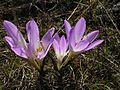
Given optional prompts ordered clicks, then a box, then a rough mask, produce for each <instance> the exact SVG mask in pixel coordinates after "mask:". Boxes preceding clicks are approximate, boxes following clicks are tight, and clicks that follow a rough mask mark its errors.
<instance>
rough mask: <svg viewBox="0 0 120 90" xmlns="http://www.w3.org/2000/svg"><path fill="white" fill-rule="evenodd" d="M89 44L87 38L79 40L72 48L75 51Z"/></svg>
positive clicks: (81, 49) (79, 50)
mask: <svg viewBox="0 0 120 90" xmlns="http://www.w3.org/2000/svg"><path fill="white" fill-rule="evenodd" d="M88 45H89V41H88V40H81V41H80V42H79V43H78V44H77V45H76V46H75V48H74V51H75V52H81V51H83V50H84V49H85V48H86V47H87V46H88Z"/></svg>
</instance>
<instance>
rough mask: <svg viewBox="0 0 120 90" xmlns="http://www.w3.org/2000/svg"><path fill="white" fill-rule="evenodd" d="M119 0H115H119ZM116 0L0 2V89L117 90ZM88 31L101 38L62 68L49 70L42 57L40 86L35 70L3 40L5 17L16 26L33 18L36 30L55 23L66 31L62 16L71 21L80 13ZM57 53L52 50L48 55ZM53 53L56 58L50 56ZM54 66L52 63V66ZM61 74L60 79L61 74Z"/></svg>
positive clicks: (119, 5)
mask: <svg viewBox="0 0 120 90" xmlns="http://www.w3.org/2000/svg"><path fill="white" fill-rule="evenodd" d="M118 1H119V0H118ZM118 1H117V0H114V1H112V0H80V1H79V0H28V1H27V0H8V1H7V0H1V1H0V21H1V22H0V23H1V24H0V27H1V28H0V90H41V88H42V90H119V88H120V58H119V56H120V49H119V48H120V28H119V27H118V26H120V25H119V22H120V15H119V14H120V2H118ZM81 16H83V17H85V19H86V21H87V33H88V32H90V31H92V30H96V29H98V30H100V36H99V38H101V39H104V40H105V41H104V43H103V44H102V45H100V46H98V47H97V48H95V49H94V50H91V51H88V52H86V53H83V54H80V55H79V56H78V57H76V59H75V60H74V61H73V62H71V63H70V64H69V65H68V66H67V67H66V68H64V70H63V71H61V74H62V77H59V75H58V72H56V71H54V70H53V65H52V63H51V59H50V56H49V55H48V56H47V58H45V67H44V74H43V77H42V79H43V82H42V85H40V84H39V74H38V72H37V71H36V70H35V69H33V68H32V67H30V66H29V65H28V63H26V62H25V61H24V60H22V59H21V58H20V57H18V56H16V55H15V54H14V53H13V52H11V51H10V48H9V47H8V45H7V43H5V41H4V39H3V38H4V36H5V35H6V33H5V32H4V30H3V28H2V22H3V20H4V19H6V20H10V21H12V22H14V23H15V24H16V25H18V26H19V28H20V30H21V32H22V33H23V34H24V36H25V37H26V35H25V33H26V32H25V23H26V22H27V21H28V20H30V19H31V18H34V19H35V20H36V21H37V23H38V24H39V28H40V30H41V33H40V35H41V36H43V34H44V33H45V32H46V31H47V29H48V28H51V27H55V28H56V31H57V30H59V32H60V34H64V27H63V20H64V19H69V21H70V22H71V24H72V25H74V24H75V23H76V21H77V20H78V19H79V18H80V17H81ZM53 56H55V55H54V53H53V54H52V57H53ZM54 58H55V57H54ZM51 67H52V68H51ZM60 78H61V81H59V79H60Z"/></svg>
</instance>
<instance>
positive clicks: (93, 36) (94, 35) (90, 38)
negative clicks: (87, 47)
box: [85, 30, 99, 43]
mask: <svg viewBox="0 0 120 90" xmlns="http://www.w3.org/2000/svg"><path fill="white" fill-rule="evenodd" d="M98 34H99V31H98V30H96V31H92V32H91V33H89V34H88V35H87V36H86V37H85V38H86V39H87V40H88V41H89V42H90V43H91V42H93V41H94V40H95V39H96V38H97V36H98Z"/></svg>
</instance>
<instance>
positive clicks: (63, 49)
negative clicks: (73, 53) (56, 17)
mask: <svg viewBox="0 0 120 90" xmlns="http://www.w3.org/2000/svg"><path fill="white" fill-rule="evenodd" d="M53 48H54V51H55V53H56V56H57V59H58V60H60V61H61V62H62V59H63V58H64V57H65V56H66V55H67V53H68V42H67V40H66V39H65V37H64V35H63V36H62V37H61V38H60V37H59V35H58V34H56V36H55V39H54V41H53Z"/></svg>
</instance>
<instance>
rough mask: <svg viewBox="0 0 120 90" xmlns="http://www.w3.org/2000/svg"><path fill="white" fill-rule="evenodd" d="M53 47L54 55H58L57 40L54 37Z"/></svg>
mask: <svg viewBox="0 0 120 90" xmlns="http://www.w3.org/2000/svg"><path fill="white" fill-rule="evenodd" d="M53 48H54V51H55V53H56V55H59V54H60V47H59V43H58V41H56V40H55V39H54V41H53Z"/></svg>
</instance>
